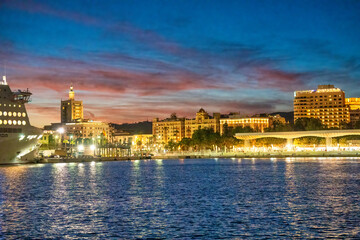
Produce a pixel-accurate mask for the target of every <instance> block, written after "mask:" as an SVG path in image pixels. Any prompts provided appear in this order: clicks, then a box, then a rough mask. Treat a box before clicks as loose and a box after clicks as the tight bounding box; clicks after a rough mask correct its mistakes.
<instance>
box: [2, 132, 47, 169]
mask: <svg viewBox="0 0 360 240" xmlns="http://www.w3.org/2000/svg"><path fill="white" fill-rule="evenodd" d="M41 134H42V131H41V129H39V128H36V127H32V126H28V127H27V128H26V129H23V132H22V133H2V134H0V164H16V163H28V162H31V161H33V160H34V158H35V157H36V153H37V149H38V147H39V146H38V138H39V137H40V136H41Z"/></svg>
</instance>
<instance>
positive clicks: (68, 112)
mask: <svg viewBox="0 0 360 240" xmlns="http://www.w3.org/2000/svg"><path fill="white" fill-rule="evenodd" d="M83 118H84V111H83V102H82V101H76V100H75V92H74V88H73V86H70V90H69V99H68V100H64V101H61V123H70V122H75V121H77V120H82V119H83Z"/></svg>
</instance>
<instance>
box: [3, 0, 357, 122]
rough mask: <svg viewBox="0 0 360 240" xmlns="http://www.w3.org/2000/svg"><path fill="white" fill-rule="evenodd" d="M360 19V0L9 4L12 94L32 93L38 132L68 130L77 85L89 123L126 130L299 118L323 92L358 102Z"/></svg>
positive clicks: (6, 46)
mask: <svg viewBox="0 0 360 240" xmlns="http://www.w3.org/2000/svg"><path fill="white" fill-rule="evenodd" d="M139 4H141V7H139ZM358 9H360V2H357V1H346V2H343V1H332V2H331V4H329V2H328V1H315V2H314V1H296V2H291V3H289V2H287V1H276V2H270V1H254V2H251V3H245V2H242V3H238V2H233V1H227V2H226V3H220V2H218V1H211V2H209V1H206V2H205V1H197V2H196V3H194V2H190V1H184V2H181V3H169V2H165V1H151V2H150V1H149V2H142V1H141V2H140V1H139V2H137V1H127V2H121V3H119V2H116V1H114V2H112V1H108V2H106V3H101V2H96V1H94V2H93V4H89V6H84V4H83V3H81V2H72V1H52V2H46V1H32V2H20V1H2V3H0V11H1V16H0V25H1V26H2V34H1V35H0V44H1V45H2V46H3V47H1V49H0V57H1V61H2V62H1V64H2V65H6V75H7V76H8V82H9V85H10V87H11V88H12V90H13V91H14V90H16V89H18V88H20V89H25V88H29V89H30V90H31V91H32V92H33V94H34V95H33V102H32V103H30V104H29V105H28V107H27V108H28V112H29V116H30V120H31V122H32V124H33V125H35V126H43V125H44V124H49V123H50V122H59V121H60V101H61V99H63V100H65V99H67V91H68V88H69V86H70V85H71V84H73V85H74V89H75V91H76V99H79V100H83V101H84V110H85V111H84V117H85V118H92V119H95V120H102V121H109V122H116V123H124V122H138V121H144V120H147V119H148V120H152V118H154V117H160V118H165V117H168V116H169V114H170V113H172V112H176V113H178V115H181V116H186V117H193V115H194V112H196V111H197V110H198V109H199V108H201V107H203V108H205V109H206V110H207V111H208V112H222V113H226V112H230V111H241V112H242V113H245V114H254V113H260V112H267V113H270V112H276V111H292V110H293V104H292V101H293V91H295V90H302V89H316V87H317V85H319V84H334V85H336V86H337V87H339V88H341V89H343V90H344V91H345V92H346V97H357V96H360V93H359V91H358V89H357V88H354V87H353V86H355V85H356V84H357V83H358V80H359V76H360V54H359V53H360V46H359V44H358V42H359V40H360V30H359V29H360V17H359V15H358V11H357V10H358ZM0 71H3V70H0ZM3 74H4V73H2V75H3Z"/></svg>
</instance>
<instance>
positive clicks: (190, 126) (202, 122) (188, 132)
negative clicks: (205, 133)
mask: <svg viewBox="0 0 360 240" xmlns="http://www.w3.org/2000/svg"><path fill="white" fill-rule="evenodd" d="M204 128H208V129H213V130H214V132H220V113H214V114H213V117H210V116H209V114H208V113H207V112H206V111H205V110H204V109H202V108H201V109H200V110H199V111H198V112H197V113H196V117H195V119H185V137H187V138H191V137H192V135H193V133H194V132H195V131H196V130H198V129H204Z"/></svg>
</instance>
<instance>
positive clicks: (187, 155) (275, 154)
mask: <svg viewBox="0 0 360 240" xmlns="http://www.w3.org/2000/svg"><path fill="white" fill-rule="evenodd" d="M288 157H291V158H304V157H360V152H359V151H272V152H251V151H249V152H226V153H225V152H217V153H216V152H210V151H209V152H206V151H204V152H174V153H171V154H160V155H156V156H147V157H139V156H128V157H98V158H43V159H40V160H38V161H37V162H38V163H61V162H93V161H95V162H97V161H126V160H148V159H196V158H199V159H201V158H288Z"/></svg>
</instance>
